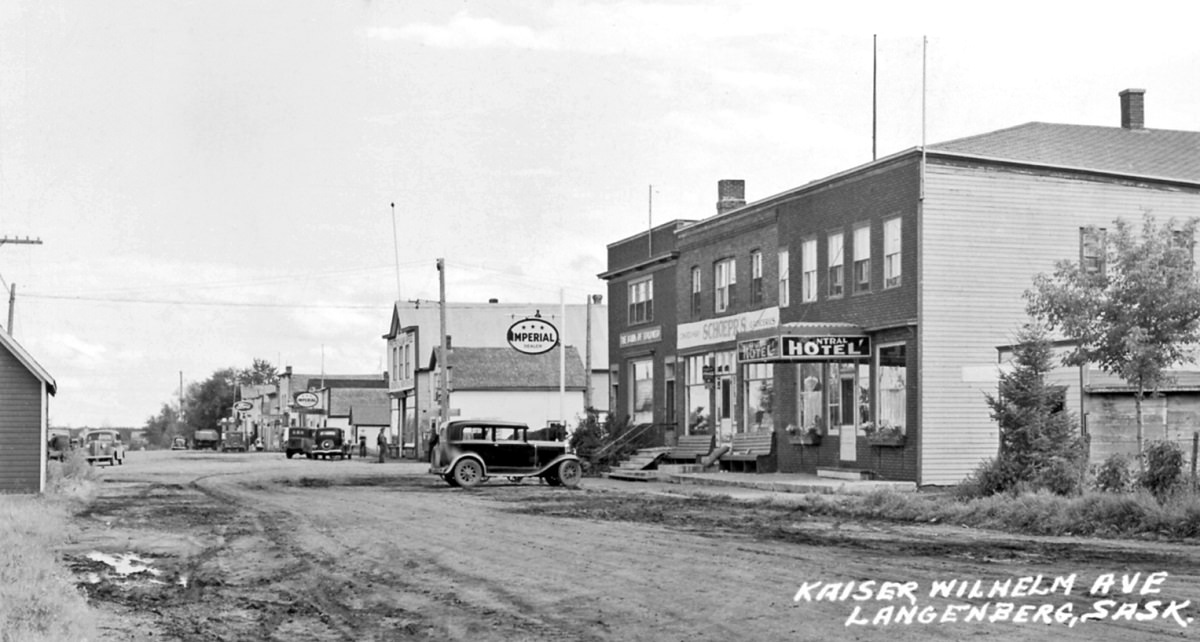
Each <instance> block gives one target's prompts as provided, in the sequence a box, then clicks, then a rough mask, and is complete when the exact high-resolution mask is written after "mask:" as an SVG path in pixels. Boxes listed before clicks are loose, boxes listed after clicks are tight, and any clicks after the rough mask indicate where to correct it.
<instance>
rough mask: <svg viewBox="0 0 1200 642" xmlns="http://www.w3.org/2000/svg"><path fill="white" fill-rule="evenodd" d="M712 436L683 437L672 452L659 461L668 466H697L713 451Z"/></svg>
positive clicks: (668, 452)
mask: <svg viewBox="0 0 1200 642" xmlns="http://www.w3.org/2000/svg"><path fill="white" fill-rule="evenodd" d="M714 443H715V442H714V440H713V436H712V435H683V436H681V437H680V438H679V441H678V443H676V444H675V447H674V448H672V449H671V450H668V451H667V453H666V454H665V455H663V456H662V459H660V460H659V461H661V462H664V463H668V464H672V463H673V464H679V463H684V464H695V463H698V462H699V461H700V459H701V458H703V457H706V456H707V455H708V454H709V453H711V452H712V450H713V445H714Z"/></svg>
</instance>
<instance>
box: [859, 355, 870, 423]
mask: <svg viewBox="0 0 1200 642" xmlns="http://www.w3.org/2000/svg"><path fill="white" fill-rule="evenodd" d="M870 425H872V424H871V367H870V366H869V365H867V364H865V363H863V364H859V366H858V432H859V433H862V432H863V430H864V429H865V428H866V427H867V426H870Z"/></svg>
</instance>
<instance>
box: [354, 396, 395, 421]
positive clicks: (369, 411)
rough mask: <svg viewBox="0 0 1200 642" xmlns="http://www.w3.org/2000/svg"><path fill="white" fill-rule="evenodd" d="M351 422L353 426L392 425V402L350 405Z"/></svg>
mask: <svg viewBox="0 0 1200 642" xmlns="http://www.w3.org/2000/svg"><path fill="white" fill-rule="evenodd" d="M350 424H351V425H353V426H390V425H391V424H392V407H391V405H390V402H387V401H385V402H384V403H382V404H374V403H356V404H354V405H352V406H351V407H350Z"/></svg>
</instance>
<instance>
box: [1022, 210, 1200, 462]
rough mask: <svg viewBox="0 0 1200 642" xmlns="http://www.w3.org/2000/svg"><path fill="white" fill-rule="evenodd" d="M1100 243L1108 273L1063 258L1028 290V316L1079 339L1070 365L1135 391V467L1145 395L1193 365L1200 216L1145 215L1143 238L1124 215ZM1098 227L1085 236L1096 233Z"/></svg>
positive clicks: (1199, 321) (1199, 306)
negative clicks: (1179, 219) (1163, 219)
mask: <svg viewBox="0 0 1200 642" xmlns="http://www.w3.org/2000/svg"><path fill="white" fill-rule="evenodd" d="M1114 226H1115V228H1116V229H1115V232H1114V233H1112V234H1109V235H1106V238H1105V242H1104V244H1103V249H1104V257H1105V262H1106V264H1107V267H1108V269H1107V270H1088V269H1085V268H1084V267H1083V266H1082V265H1081V264H1077V263H1074V262H1072V261H1059V262H1058V263H1056V264H1055V268H1054V274H1053V275H1049V276H1047V275H1045V274H1039V275H1038V276H1037V277H1035V278H1034V287H1033V289H1031V290H1028V291H1026V293H1025V297H1026V300H1027V302H1028V310H1029V313H1030V315H1031V316H1033V317H1034V318H1037V319H1040V320H1041V321H1043V322H1044V323H1045V324H1046V326H1047V328H1048V329H1050V330H1061V332H1062V333H1063V334H1064V335H1066V336H1068V337H1071V338H1073V339H1075V341H1076V346H1075V348H1074V350H1073V351H1071V352H1070V353H1069V354H1068V355H1067V356H1066V358H1065V359H1064V363H1065V364H1067V365H1077V366H1082V365H1084V364H1089V363H1092V364H1096V366H1098V367H1099V368H1100V369H1101V370H1103V371H1104V372H1106V373H1109V374H1112V375H1115V376H1118V377H1120V378H1121V379H1122V380H1124V381H1125V382H1126V383H1128V384H1129V385H1130V386H1132V387H1133V388H1134V389H1135V394H1134V403H1135V407H1136V412H1137V448H1138V464H1139V466H1140V467H1143V466H1144V461H1143V457H1142V456H1141V455H1142V453H1143V450H1144V446H1143V444H1144V439H1145V430H1144V423H1143V417H1142V400H1143V399H1144V398H1145V396H1146V394H1147V393H1150V394H1154V393H1156V392H1157V391H1158V389H1159V387H1160V386H1161V385H1162V384H1163V383H1165V382H1167V381H1168V380H1169V374H1168V368H1170V367H1171V366H1173V365H1176V364H1181V363H1193V362H1194V356H1193V354H1192V353H1191V352H1190V349H1191V348H1192V347H1194V345H1195V344H1196V343H1197V342H1198V341H1200V281H1198V279H1197V275H1196V272H1195V269H1194V260H1193V256H1192V252H1193V239H1194V238H1195V232H1196V226H1197V220H1196V219H1194V218H1192V219H1188V220H1187V221H1185V222H1184V223H1183V224H1182V225H1179V226H1176V222H1175V221H1174V220H1173V219H1172V220H1168V221H1167V223H1166V224H1164V225H1162V226H1159V225H1158V224H1157V223H1156V221H1155V219H1154V217H1153V216H1152V215H1150V214H1149V213H1147V214H1146V215H1145V216H1144V218H1143V221H1142V232H1141V234H1140V235H1138V234H1137V233H1135V231H1134V230H1133V229H1131V227H1130V225H1129V224H1128V223H1126V222H1125V221H1122V220H1119V219H1118V220H1117V221H1114ZM1096 232H1097V230H1096V229H1095V228H1089V229H1088V230H1087V233H1089V234H1095V233H1096Z"/></svg>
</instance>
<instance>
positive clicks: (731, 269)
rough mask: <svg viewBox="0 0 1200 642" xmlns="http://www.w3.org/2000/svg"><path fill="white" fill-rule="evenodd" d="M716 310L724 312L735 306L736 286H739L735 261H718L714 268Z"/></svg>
mask: <svg viewBox="0 0 1200 642" xmlns="http://www.w3.org/2000/svg"><path fill="white" fill-rule="evenodd" d="M713 283H714V286H715V287H714V290H713V292H714V294H715V296H714V301H715V304H716V305H715V306H714V309H715V310H716V311H717V312H724V311H726V310H728V309H729V307H730V306H732V305H733V300H734V286H735V285H737V262H736V261H735V260H733V259H725V260H724V261H718V262H717V264H716V265H715V266H713Z"/></svg>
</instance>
